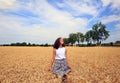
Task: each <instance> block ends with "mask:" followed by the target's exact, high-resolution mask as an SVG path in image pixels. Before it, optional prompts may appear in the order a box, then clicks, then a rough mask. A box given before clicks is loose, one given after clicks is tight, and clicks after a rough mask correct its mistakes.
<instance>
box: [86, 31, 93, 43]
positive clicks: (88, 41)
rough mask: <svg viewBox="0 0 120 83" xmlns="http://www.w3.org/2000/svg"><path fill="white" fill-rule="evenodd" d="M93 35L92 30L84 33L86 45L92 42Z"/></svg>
mask: <svg viewBox="0 0 120 83" xmlns="http://www.w3.org/2000/svg"><path fill="white" fill-rule="evenodd" d="M93 35H94V34H93V31H92V30H89V31H87V32H86V34H85V40H86V42H87V44H89V43H92V41H93Z"/></svg>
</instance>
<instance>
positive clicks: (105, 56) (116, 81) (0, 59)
mask: <svg viewBox="0 0 120 83" xmlns="http://www.w3.org/2000/svg"><path fill="white" fill-rule="evenodd" d="M67 50H68V59H69V63H70V65H71V68H72V72H70V73H69V76H68V79H67V83H120V48H119V47H67ZM51 57H52V47H0V83H61V79H60V78H56V77H55V75H54V74H52V73H51V72H50V71H48V70H49V68H50V62H51Z"/></svg>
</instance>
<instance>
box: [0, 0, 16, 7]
mask: <svg viewBox="0 0 120 83" xmlns="http://www.w3.org/2000/svg"><path fill="white" fill-rule="evenodd" d="M14 4H15V0H0V8H2V9H10V8H11V7H13V5H14Z"/></svg>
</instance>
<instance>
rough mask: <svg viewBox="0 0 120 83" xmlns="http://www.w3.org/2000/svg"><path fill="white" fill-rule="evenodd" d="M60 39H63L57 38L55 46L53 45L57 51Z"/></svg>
mask: <svg viewBox="0 0 120 83" xmlns="http://www.w3.org/2000/svg"><path fill="white" fill-rule="evenodd" d="M60 39H61V37H59V38H57V39H56V40H55V42H54V45H53V48H55V49H58V48H59V46H60ZM62 47H65V45H64V44H62Z"/></svg>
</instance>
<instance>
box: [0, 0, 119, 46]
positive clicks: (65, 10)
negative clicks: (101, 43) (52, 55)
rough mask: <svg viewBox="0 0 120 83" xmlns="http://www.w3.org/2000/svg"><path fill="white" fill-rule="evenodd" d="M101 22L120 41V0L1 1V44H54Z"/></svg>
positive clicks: (108, 40) (109, 39) (111, 37)
mask: <svg viewBox="0 0 120 83" xmlns="http://www.w3.org/2000/svg"><path fill="white" fill-rule="evenodd" d="M100 21H101V22H102V23H104V24H105V25H106V26H107V30H109V31H110V35H111V36H110V37H109V38H108V39H107V40H106V41H105V42H110V41H113V42H114V41H116V40H120V0H0V44H4V43H12V42H23V41H25V42H31V43H38V44H41V43H53V42H54V40H55V39H56V38H57V37H68V34H69V33H72V32H82V33H85V32H86V31H87V30H89V29H91V27H92V25H93V24H95V23H97V22H100Z"/></svg>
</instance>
